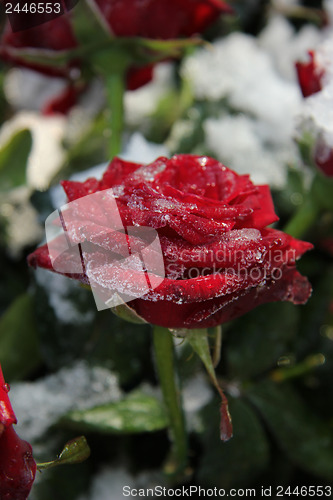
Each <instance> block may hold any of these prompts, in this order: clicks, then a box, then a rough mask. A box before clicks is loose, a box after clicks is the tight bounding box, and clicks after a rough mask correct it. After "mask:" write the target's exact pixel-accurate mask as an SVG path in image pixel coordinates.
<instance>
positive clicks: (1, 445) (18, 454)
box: [0, 366, 36, 500]
mask: <svg viewBox="0 0 333 500" xmlns="http://www.w3.org/2000/svg"><path fill="white" fill-rule="evenodd" d="M8 391H9V386H8V384H6V383H5V380H4V377H3V374H2V370H1V366H0V498H1V500H25V499H26V498H28V495H29V492H30V489H31V486H32V484H33V482H34V479H35V475H36V463H35V461H34V459H33V456H32V448H31V446H30V444H29V443H27V442H26V441H23V440H22V439H20V438H19V437H18V435H17V434H16V432H15V430H14V428H13V424H16V417H15V414H14V412H13V409H12V406H11V404H10V401H9V397H8Z"/></svg>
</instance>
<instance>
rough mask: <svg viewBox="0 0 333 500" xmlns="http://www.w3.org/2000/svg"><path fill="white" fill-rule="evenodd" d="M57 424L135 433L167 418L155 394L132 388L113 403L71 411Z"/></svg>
mask: <svg viewBox="0 0 333 500" xmlns="http://www.w3.org/2000/svg"><path fill="white" fill-rule="evenodd" d="M60 424H62V425H66V426H70V427H75V429H80V430H84V431H93V432H100V433H102V434H136V433H140V432H153V431H158V430H161V429H164V428H165V427H167V425H168V420H167V417H166V414H165V411H164V408H163V405H162V403H161V402H160V401H159V400H158V399H157V398H156V397H154V396H150V395H148V394H145V393H144V392H142V391H141V390H136V391H133V392H131V393H130V394H129V395H128V396H127V397H126V398H124V399H122V400H121V401H118V402H116V403H109V404H106V405H103V406H96V407H95V408H92V409H89V410H77V411H72V412H70V413H69V414H68V415H67V416H65V417H64V418H62V419H61V421H60Z"/></svg>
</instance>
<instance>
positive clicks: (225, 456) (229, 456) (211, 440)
mask: <svg viewBox="0 0 333 500" xmlns="http://www.w3.org/2000/svg"><path fill="white" fill-rule="evenodd" d="M217 403H218V402H217V400H216V399H215V400H214V401H213V402H212V403H210V404H209V405H208V406H207V407H206V408H205V409H204V410H203V411H202V412H201V426H202V429H203V432H202V434H201V436H200V439H201V440H202V443H203V451H202V455H201V457H202V458H201V461H200V463H199V468H198V480H199V483H200V484H202V485H207V486H217V487H223V488H230V487H235V486H241V485H244V484H246V486H248V485H249V481H250V480H253V479H254V478H255V476H256V475H257V474H259V473H260V472H261V471H262V470H263V469H264V468H265V466H266V465H267V464H268V460H269V446H268V442H267V438H266V433H265V431H264V429H263V427H262V425H261V423H260V421H259V419H258V417H257V415H256V413H255V412H254V411H253V409H252V408H251V406H250V405H249V404H248V403H247V402H246V401H243V400H241V399H232V398H230V397H229V406H230V412H231V414H232V419H233V424H234V437H233V438H232V439H231V440H230V441H228V442H227V443H221V441H220V440H219V435H218V419H219V417H218V413H217V412H216V406H217Z"/></svg>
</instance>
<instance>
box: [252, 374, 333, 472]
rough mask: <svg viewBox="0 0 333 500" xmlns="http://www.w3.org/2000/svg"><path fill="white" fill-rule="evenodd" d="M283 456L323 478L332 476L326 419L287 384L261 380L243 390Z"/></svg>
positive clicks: (332, 435) (332, 444) (331, 439)
mask: <svg viewBox="0 0 333 500" xmlns="http://www.w3.org/2000/svg"><path fill="white" fill-rule="evenodd" d="M247 397H248V398H249V400H250V401H251V402H252V403H253V405H254V406H255V407H256V408H257V409H258V410H259V411H260V413H261V415H262V417H263V419H264V420H265V423H266V425H267V427H268V428H269V429H270V431H271V432H272V434H273V436H274V438H275V439H276V442H277V445H278V447H280V448H281V449H282V450H283V451H284V452H285V454H286V455H287V457H288V458H289V459H290V460H291V461H292V462H293V463H294V464H296V465H298V466H299V467H301V468H303V469H304V470H306V471H308V472H310V473H312V474H314V475H316V476H318V477H321V478H324V479H327V480H331V479H332V477H333V452H332V450H333V432H332V429H331V427H330V424H329V422H328V421H327V422H325V420H323V419H321V418H319V417H318V416H316V415H315V414H314V412H313V411H312V408H311V407H309V406H307V405H306V403H305V402H303V401H302V399H301V398H300V397H299V395H298V394H297V391H296V390H294V389H293V388H292V387H291V386H289V385H287V384H283V385H276V384H274V383H273V382H268V381H264V382H262V383H259V384H256V386H254V387H253V388H251V389H250V390H249V391H248V392H247Z"/></svg>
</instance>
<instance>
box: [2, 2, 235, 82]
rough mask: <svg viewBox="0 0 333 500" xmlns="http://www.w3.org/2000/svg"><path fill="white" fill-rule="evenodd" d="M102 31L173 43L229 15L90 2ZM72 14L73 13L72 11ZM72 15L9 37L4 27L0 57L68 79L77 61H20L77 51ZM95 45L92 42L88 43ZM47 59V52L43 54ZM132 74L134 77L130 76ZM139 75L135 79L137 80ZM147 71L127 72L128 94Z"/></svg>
mask: <svg viewBox="0 0 333 500" xmlns="http://www.w3.org/2000/svg"><path fill="white" fill-rule="evenodd" d="M93 4H95V7H96V9H97V10H98V11H99V16H100V19H101V24H102V25H103V26H102V25H101V30H103V29H106V30H108V31H109V34H110V40H111V38H112V37H113V36H116V37H144V38H152V39H164V40H167V39H172V38H179V37H184V36H185V37H188V36H191V35H193V34H195V33H200V32H202V31H203V30H205V29H206V28H207V27H208V26H209V25H210V24H211V23H212V22H213V21H215V20H216V19H217V18H218V16H219V15H220V14H221V13H222V12H229V13H230V12H232V9H231V8H230V7H229V6H228V5H227V4H226V3H224V2H223V1H220V0H148V1H145V2H142V1H141V0H122V1H119V0H95V1H94V2H93ZM74 10H75V8H74ZM72 15H73V11H70V12H67V13H66V14H64V15H62V16H60V17H57V18H55V19H53V20H52V21H49V22H47V23H44V24H41V25H39V26H36V27H33V28H30V29H26V30H23V31H18V32H16V33H13V32H12V30H11V27H10V24H9V23H8V24H7V26H6V29H5V32H4V34H3V36H2V39H1V42H0V57H1V58H2V59H3V60H6V61H9V62H11V63H14V64H18V65H22V66H26V67H28V68H31V69H34V70H36V71H40V72H42V73H45V74H47V75H51V76H64V77H68V78H69V77H70V74H71V69H73V68H78V69H79V68H81V64H82V61H81V60H72V61H70V63H69V64H63V65H57V66H54V67H52V68H51V67H50V66H48V65H45V64H44V65H43V64H40V63H38V64H37V63H31V62H30V63H29V62H27V61H25V60H24V51H25V50H26V49H38V50H40V49H42V50H47V51H50V52H49V55H50V57H52V55H54V54H57V53H59V52H60V51H67V50H70V49H74V48H76V47H78V45H79V42H78V41H77V40H76V37H75V33H74V29H73V26H72V22H71V18H72ZM91 41H92V42H94V39H93V40H91ZM44 55H47V52H45V53H44ZM134 70H135V71H134ZM137 73H139V75H138V74H137ZM151 76H152V67H149V66H148V68H132V70H131V74H130V75H129V82H128V85H129V88H131V89H133V88H136V87H138V86H141V85H144V84H145V83H147V82H148V81H150V79H151Z"/></svg>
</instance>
